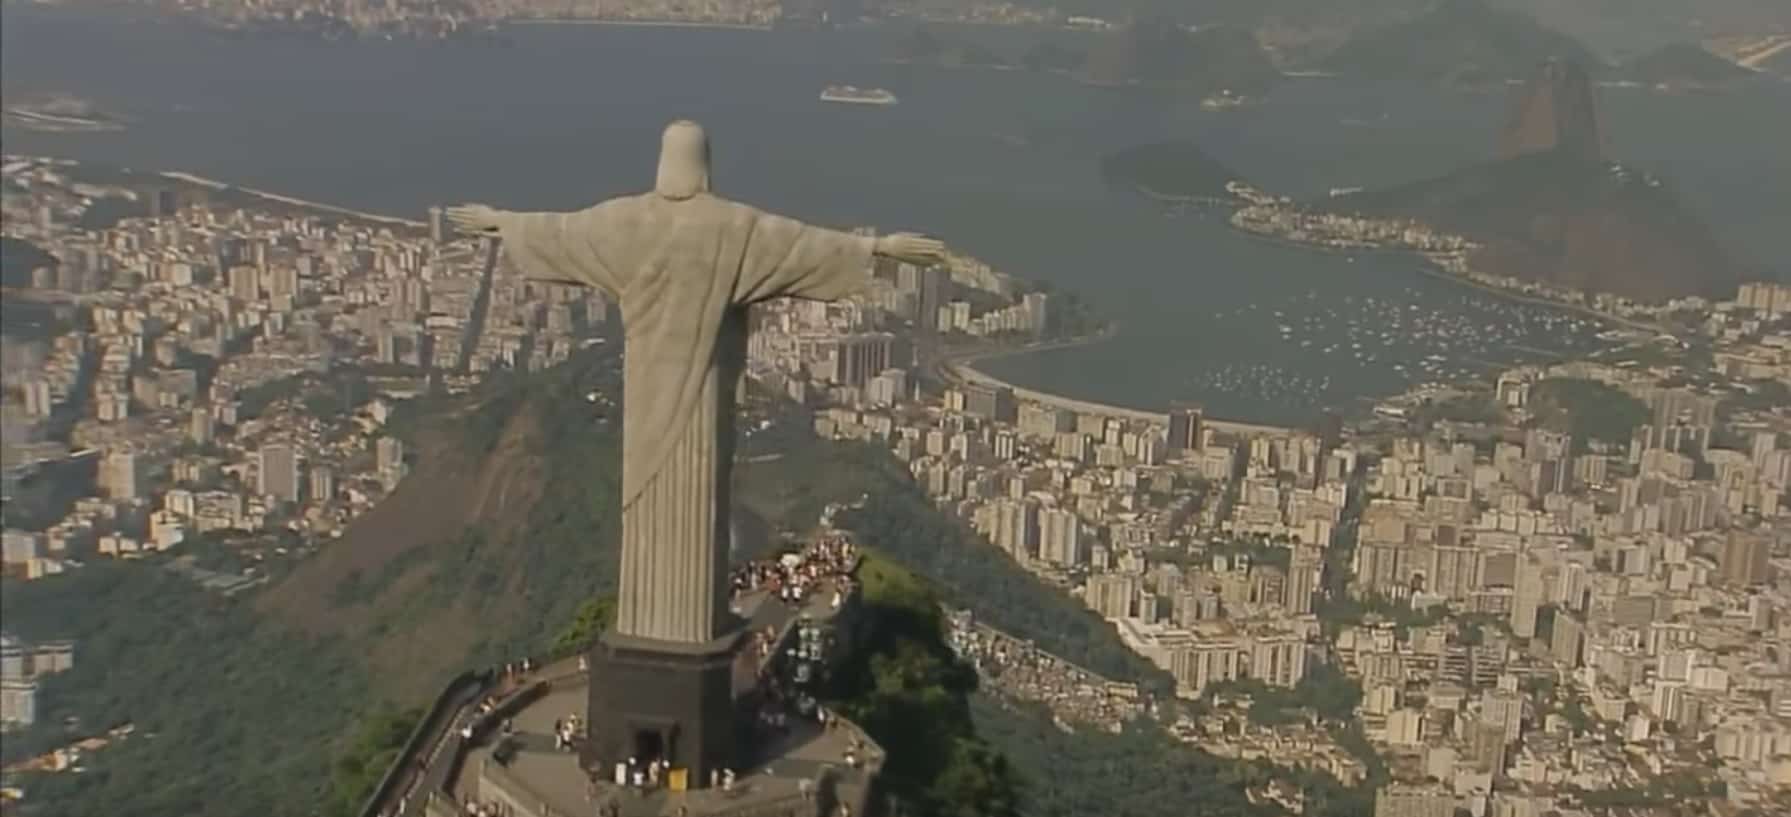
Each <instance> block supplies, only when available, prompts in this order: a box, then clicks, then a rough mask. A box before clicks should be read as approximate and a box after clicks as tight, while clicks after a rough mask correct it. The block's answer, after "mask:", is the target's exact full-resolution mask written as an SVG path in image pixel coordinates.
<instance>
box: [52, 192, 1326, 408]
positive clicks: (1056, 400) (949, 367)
mask: <svg viewBox="0 0 1791 817" xmlns="http://www.w3.org/2000/svg"><path fill="white" fill-rule="evenodd" d="M44 158H47V157H44ZM79 164H80V163H79V162H76V163H75V165H76V166H77V167H78V166H79ZM153 175H156V176H160V177H162V178H165V179H169V180H172V181H178V182H184V183H187V184H193V185H198V186H200V187H205V188H209V189H213V190H236V191H240V192H243V193H247V194H249V195H251V196H255V197H257V198H262V199H266V200H268V201H273V202H277V203H280V204H285V205H289V206H293V207H301V208H306V209H312V210H321V211H324V212H328V213H334V214H337V215H342V216H348V217H351V218H359V219H364V220H368V221H375V222H381V223H386V224H398V225H402V226H406V227H414V228H419V229H424V228H427V227H428V224H427V223H425V222H422V221H416V220H414V219H407V218H400V217H397V216H388V215H381V214H378V213H369V212H366V211H364V210H355V209H352V208H348V207H339V206H336V205H333V204H324V203H323V202H317V201H309V200H306V199H300V198H296V197H294V196H285V195H281V194H279V193H273V192H269V191H266V190H258V189H255V188H252V187H241V186H238V185H233V184H229V183H227V182H222V181H219V180H217V179H212V178H207V177H205V176H200V175H197V174H194V173H187V172H184V171H178V170H164V171H157V172H155V173H154V174H153ZM1118 334H1119V324H1117V323H1112V324H1109V325H1108V326H1107V327H1106V328H1104V329H1102V330H1101V331H1099V332H1096V333H1095V334H1093V335H1086V336H1083V337H1078V338H1066V339H1063V340H1060V341H1050V342H1046V343H1043V344H1038V345H1033V346H1022V347H1020V348H1017V349H988V350H981V351H976V352H969V353H966V354H963V355H950V354H948V355H947V356H946V359H945V360H943V361H941V364H940V366H941V369H942V370H943V373H944V374H946V375H947V376H951V375H957V374H959V373H963V375H962V376H963V378H964V379H967V380H971V381H972V382H977V381H981V382H986V383H989V384H991V385H999V386H1005V387H1007V388H1010V389H1013V391H1014V394H1015V396H1019V397H1025V398H1027V399H1030V400H1033V401H1035V402H1040V403H1045V404H1047V405H1055V406H1059V407H1063V408H1070V409H1071V410H1072V411H1080V412H1086V413H1090V414H1106V415H1109V416H1118V417H1129V418H1131V419H1136V420H1143V421H1147V422H1152V423H1164V422H1167V420H1166V414H1165V413H1157V412H1149V411H1144V410H1142V409H1135V408H1127V407H1124V406H1116V405H1111V404H1107V403H1096V402H1092V401H1088V400H1077V399H1075V398H1073V397H1068V396H1066V395H1061V394H1053V393H1051V392H1045V391H1039V390H1037V389H1028V388H1025V387H1023V386H1019V385H1016V384H1011V383H1008V382H1006V381H1004V380H1001V379H1000V378H997V377H995V376H993V375H990V374H988V373H986V372H983V371H981V370H980V369H977V368H975V366H974V365H972V364H973V363H974V362H975V361H977V360H990V359H994V358H998V357H1007V356H1011V355H1023V354H1028V353H1033V352H1045V351H1050V350H1053V349H1064V348H1071V347H1075V346H1086V345H1089V344H1094V343H1099V342H1101V341H1105V340H1110V339H1112V338H1113V337H1114V336H1116V335H1118ZM1206 421H1207V423H1209V424H1210V425H1212V426H1213V427H1214V428H1217V429H1220V430H1222V431H1228V432H1231V433H1242V434H1250V433H1255V434H1280V433H1287V432H1289V431H1293V430H1294V429H1293V428H1291V427H1286V426H1275V425H1267V424H1262V423H1248V422H1242V421H1235V420H1221V419H1216V418H1212V417H1208V418H1206Z"/></svg>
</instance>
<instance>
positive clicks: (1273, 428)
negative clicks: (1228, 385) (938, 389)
mask: <svg viewBox="0 0 1791 817" xmlns="http://www.w3.org/2000/svg"><path fill="white" fill-rule="evenodd" d="M1118 334H1119V325H1118V324H1112V325H1109V326H1108V327H1107V328H1105V329H1102V330H1101V331H1099V332H1096V333H1095V334H1092V335H1083V336H1081V337H1075V338H1065V339H1063V340H1059V341H1050V342H1047V343H1041V344H1036V345H1029V346H1022V347H1019V348H1017V349H984V350H978V351H973V352H967V353H961V354H948V355H946V356H945V359H944V360H942V361H940V363H939V369H940V373H941V374H943V375H944V376H945V378H946V379H948V380H951V381H953V382H963V383H975V384H979V385H983V386H989V387H991V388H1007V389H1011V390H1012V391H1013V393H1014V397H1016V398H1019V399H1022V400H1030V401H1032V402H1035V403H1043V404H1045V405H1047V406H1054V407H1057V408H1061V409H1067V410H1069V411H1073V412H1076V413H1078V414H1099V415H1105V416H1108V417H1119V418H1122V419H1127V420H1136V421H1140V422H1146V423H1151V424H1154V425H1166V424H1167V423H1168V413H1169V412H1168V409H1164V410H1163V411H1146V410H1144V409H1140V408H1132V407H1128V406H1118V405H1114V404H1112V403H1098V402H1095V401H1092V400H1078V399H1076V398H1074V397H1069V396H1067V395H1062V394H1056V393H1053V392H1047V391H1040V390H1038V389H1029V388H1026V387H1025V386H1021V385H1019V384H1017V383H1012V382H1009V381H1006V380H1003V379H1001V378H999V377H996V376H994V375H992V374H989V373H988V372H985V371H983V370H981V369H978V368H976V365H975V364H976V362H977V361H981V360H994V359H996V358H1003V357H1013V356H1017V355H1028V354H1034V353H1037V352H1048V351H1051V350H1054V349H1070V348H1074V347H1077V346H1091V345H1094V344H1096V343H1101V342H1104V341H1108V340H1112V339H1113V338H1114V337H1115V336H1117V335H1118ZM1204 419H1205V422H1206V424H1207V425H1210V426H1212V427H1213V428H1215V429H1218V430H1220V431H1224V432H1227V433H1230V434H1245V435H1248V434H1287V433H1291V432H1294V431H1298V430H1299V429H1297V428H1295V427H1293V426H1278V425H1269V424H1267V423H1250V422H1244V421H1241V420H1224V419H1219V418H1216V417H1212V416H1207V417H1205V418H1204Z"/></svg>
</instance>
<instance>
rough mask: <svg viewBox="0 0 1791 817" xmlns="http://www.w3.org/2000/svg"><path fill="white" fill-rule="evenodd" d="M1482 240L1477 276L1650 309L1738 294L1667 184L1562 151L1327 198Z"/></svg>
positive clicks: (1735, 277)
mask: <svg viewBox="0 0 1791 817" xmlns="http://www.w3.org/2000/svg"><path fill="white" fill-rule="evenodd" d="M1325 206H1326V207H1327V208H1328V209H1332V210H1336V211H1342V212H1353V213H1360V214H1363V215H1372V216H1383V217H1398V218H1412V219H1415V220H1418V221H1420V222H1423V223H1426V224H1430V225H1432V226H1435V227H1438V228H1441V229H1444V230H1448V231H1451V232H1455V233H1459V234H1462V235H1466V236H1468V237H1469V238H1472V239H1474V240H1475V241H1478V242H1480V243H1481V244H1482V245H1483V248H1482V249H1481V250H1480V251H1479V253H1478V256H1477V257H1476V258H1474V259H1472V266H1473V268H1474V269H1476V270H1479V271H1483V272H1488V273H1492V274H1496V275H1505V276H1510V277H1515V278H1520V279H1525V280H1534V281H1539V282H1543V283H1548V284H1553V285H1557V286H1564V287H1570V288H1573V289H1578V290H1582V291H1591V292H1608V293H1612V294H1616V295H1620V296H1624V297H1627V298H1631V299H1634V300H1638V301H1644V302H1660V301H1664V300H1668V299H1671V298H1675V297H1683V296H1687V295H1704V296H1719V295H1726V294H1731V293H1732V292H1733V290H1734V286H1735V284H1736V283H1737V282H1738V281H1739V280H1740V277H1741V276H1740V275H1739V271H1738V269H1737V267H1736V265H1735V263H1734V261H1733V260H1731V259H1730V258H1729V257H1728V255H1727V254H1726V253H1724V251H1723V250H1722V248H1721V247H1720V246H1718V244H1717V242H1716V239H1715V238H1714V237H1713V236H1712V235H1711V233H1710V231H1709V229H1708V228H1707V227H1706V226H1705V225H1704V224H1703V223H1701V222H1700V221H1699V220H1698V219H1697V217H1696V216H1695V215H1693V214H1692V213H1691V212H1689V211H1688V209H1687V208H1686V206H1685V205H1684V203H1683V202H1681V201H1680V199H1679V197H1678V196H1677V195H1676V194H1675V193H1674V192H1673V191H1672V189H1671V188H1670V187H1668V186H1667V185H1666V184H1665V183H1664V182H1662V181H1661V180H1660V179H1657V178H1655V177H1653V176H1651V175H1649V174H1647V173H1645V172H1642V171H1637V170H1633V169H1630V168H1627V167H1625V166H1623V165H1621V164H1618V163H1615V162H1604V161H1600V160H1596V159H1589V158H1586V157H1584V156H1581V155H1576V154H1573V153H1571V152H1567V151H1563V150H1550V151H1544V152H1540V153H1528V154H1523V155H1521V156H1515V157H1512V158H1509V159H1498V160H1494V161H1491V162H1486V163H1483V164H1479V165H1474V166H1472V167H1468V168H1465V169H1462V170H1459V171H1456V172H1454V173H1450V174H1448V175H1446V176H1442V177H1440V178H1436V179H1431V180H1428V181H1422V182H1418V183H1415V184H1410V185H1405V186H1401V187H1395V188H1392V189H1389V190H1382V191H1375V192H1367V193H1357V194H1353V195H1348V196H1340V197H1337V198H1334V199H1331V200H1329V201H1328V202H1327V203H1326V204H1325Z"/></svg>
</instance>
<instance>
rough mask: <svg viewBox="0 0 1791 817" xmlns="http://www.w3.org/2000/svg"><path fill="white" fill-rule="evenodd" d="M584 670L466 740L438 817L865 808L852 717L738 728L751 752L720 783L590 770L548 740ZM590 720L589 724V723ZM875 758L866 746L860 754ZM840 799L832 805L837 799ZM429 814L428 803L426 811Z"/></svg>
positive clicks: (657, 815)
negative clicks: (501, 728)
mask: <svg viewBox="0 0 1791 817" xmlns="http://www.w3.org/2000/svg"><path fill="white" fill-rule="evenodd" d="M588 680H589V679H587V678H585V677H579V678H576V679H567V680H565V681H562V682H556V683H555V684H554V685H553V688H552V689H551V690H550V691H548V692H547V693H546V694H545V695H542V696H541V697H539V698H538V699H536V700H534V701H533V702H532V703H530V704H529V705H528V706H526V707H525V708H523V709H521V710H519V711H517V712H516V713H515V714H514V715H513V716H512V718H511V721H512V728H513V732H512V734H511V736H510V737H509V738H508V743H507V745H506V741H505V740H503V739H500V738H498V737H496V736H493V737H491V738H488V739H486V740H484V741H480V742H478V743H477V744H476V745H473V746H470V747H469V748H468V750H467V753H466V755H465V758H464V761H463V762H462V763H461V765H460V766H459V769H458V772H457V774H455V775H454V776H453V778H452V780H451V781H450V784H449V789H450V790H451V791H452V792H453V793H454V795H455V800H456V801H458V802H454V803H446V802H435V803H432V804H431V807H432V808H435V807H439V808H442V809H444V810H443V811H441V812H440V814H441V817H464V815H465V813H466V812H465V810H464V805H463V804H464V803H466V802H467V801H469V800H470V801H472V802H475V803H478V804H485V805H501V806H502V807H504V808H505V809H507V811H503V812H502V813H505V814H509V815H514V817H675V816H676V815H682V816H683V817H840V815H851V817H866V815H868V814H872V813H874V809H873V808H872V806H873V803H872V797H871V788H872V786H873V780H874V776H875V770H874V766H873V767H871V768H867V764H866V763H865V762H862V761H861V762H860V763H858V764H857V765H856V766H854V765H852V764H848V763H847V762H846V755H847V752H848V750H849V749H850V748H851V747H852V746H853V745H854V743H855V741H856V739H861V738H860V735H861V733H859V732H858V730H857V727H855V726H853V725H851V724H849V723H845V722H840V723H838V724H837V725H836V726H835V727H834V728H824V727H822V726H821V725H820V724H819V723H818V722H815V721H810V720H807V719H791V720H790V721H789V722H788V723H787V728H786V729H785V730H784V731H783V732H782V733H780V734H775V735H772V734H760V735H757V736H750V735H749V736H748V737H747V738H746V739H745V740H744V742H745V743H746V744H748V750H749V752H750V754H751V755H752V756H755V757H757V758H758V760H757V761H755V762H750V763H743V764H742V765H741V767H739V768H737V769H735V770H734V771H735V780H734V785H733V787H732V788H731V789H729V790H723V789H722V788H719V787H709V785H708V780H707V778H705V779H703V780H701V781H700V782H699V781H698V780H696V779H694V778H686V783H687V786H686V788H685V790H683V791H676V790H674V788H673V786H672V784H671V781H670V780H668V779H664V778H662V779H661V781H660V783H659V785H657V786H642V787H636V786H632V785H617V784H616V783H615V778H614V765H615V764H614V763H613V762H611V763H610V764H609V766H610V768H609V769H608V770H607V771H606V772H605V773H604V774H601V775H599V774H598V773H597V771H598V770H595V769H591V768H590V767H587V766H586V765H585V764H584V763H583V762H582V757H581V756H582V755H583V754H584V753H583V752H582V751H568V750H563V749H556V748H555V746H554V740H553V729H554V724H555V721H557V720H559V719H562V718H565V717H566V716H567V715H571V714H580V715H581V716H582V712H583V710H584V707H585V705H586V702H587V701H589V700H590V689H589V687H588V686H587V685H586V684H587V681H588ZM593 725H594V724H593ZM865 760H868V761H870V762H871V763H872V764H876V763H878V762H880V760H879V759H878V758H876V757H875V755H871V756H870V757H867V758H865ZM842 806H844V808H843V809H842V808H841V807H842ZM429 813H430V814H434V812H429Z"/></svg>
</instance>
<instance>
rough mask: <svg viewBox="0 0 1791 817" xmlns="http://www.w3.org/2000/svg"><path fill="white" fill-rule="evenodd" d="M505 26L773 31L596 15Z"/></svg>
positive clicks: (538, 19) (521, 21)
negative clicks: (610, 17)
mask: <svg viewBox="0 0 1791 817" xmlns="http://www.w3.org/2000/svg"><path fill="white" fill-rule="evenodd" d="M500 25H504V26H628V27H632V28H712V29H717V30H722V31H771V30H773V27H772V26H769V25H757V24H754V23H705V22H701V21H696V20H691V21H684V20H606V19H601V18H594V17H590V18H587V17H525V18H518V19H513V20H504V21H503V22H502V23H500Z"/></svg>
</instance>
